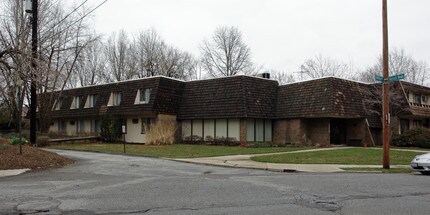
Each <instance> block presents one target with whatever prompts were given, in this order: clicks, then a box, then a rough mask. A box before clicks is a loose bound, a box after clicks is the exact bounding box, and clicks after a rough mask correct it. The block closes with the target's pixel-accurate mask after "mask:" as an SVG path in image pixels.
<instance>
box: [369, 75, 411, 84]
mask: <svg viewBox="0 0 430 215" xmlns="http://www.w3.org/2000/svg"><path fill="white" fill-rule="evenodd" d="M402 79H405V74H398V75H393V76H390V77H388V81H389V82H393V81H400V80H402ZM375 81H379V82H381V83H383V82H384V77H382V76H380V75H375Z"/></svg>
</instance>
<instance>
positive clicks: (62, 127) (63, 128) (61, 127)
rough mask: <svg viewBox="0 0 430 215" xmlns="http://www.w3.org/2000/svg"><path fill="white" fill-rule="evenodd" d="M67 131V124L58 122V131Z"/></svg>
mask: <svg viewBox="0 0 430 215" xmlns="http://www.w3.org/2000/svg"><path fill="white" fill-rule="evenodd" d="M66 129H67V123H66V121H64V120H60V121H59V122H58V131H66Z"/></svg>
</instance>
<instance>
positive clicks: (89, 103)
mask: <svg viewBox="0 0 430 215" xmlns="http://www.w3.org/2000/svg"><path fill="white" fill-rule="evenodd" d="M96 103H97V95H94V94H93V95H89V96H88V98H87V103H86V104H85V107H86V108H93V107H95V106H96Z"/></svg>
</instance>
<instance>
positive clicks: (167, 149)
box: [49, 143, 304, 158]
mask: <svg viewBox="0 0 430 215" xmlns="http://www.w3.org/2000/svg"><path fill="white" fill-rule="evenodd" d="M49 148H51V149H70V150H82V151H96V152H108V153H118V154H122V153H123V144H99V143H97V144H70V145H54V146H50V147H49ZM303 149H304V148H243V147H230V146H204V145H184V144H173V145H169V146H145V145H135V144H130V145H126V151H127V154H133V155H144V156H155V157H166V158H197V157H214V156H223V155H242V154H262V153H272V152H289V151H296V150H303Z"/></svg>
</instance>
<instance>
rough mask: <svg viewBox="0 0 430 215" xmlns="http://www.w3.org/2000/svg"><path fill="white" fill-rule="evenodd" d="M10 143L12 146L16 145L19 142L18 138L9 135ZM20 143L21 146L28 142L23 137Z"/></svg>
mask: <svg viewBox="0 0 430 215" xmlns="http://www.w3.org/2000/svg"><path fill="white" fill-rule="evenodd" d="M10 142H11V144H12V145H18V144H19V142H20V140H19V137H17V136H13V135H11V137H10ZM21 143H22V144H26V143H28V141H27V139H25V138H24V137H22V138H21Z"/></svg>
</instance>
